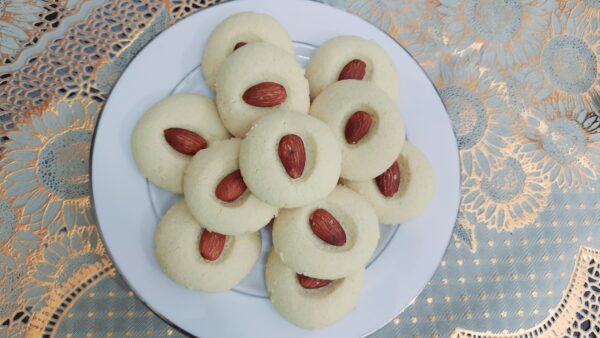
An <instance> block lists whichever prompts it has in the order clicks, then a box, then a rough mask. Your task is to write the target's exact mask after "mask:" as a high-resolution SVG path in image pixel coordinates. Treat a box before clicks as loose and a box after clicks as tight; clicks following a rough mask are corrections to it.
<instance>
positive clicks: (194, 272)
mask: <svg viewBox="0 0 600 338" xmlns="http://www.w3.org/2000/svg"><path fill="white" fill-rule="evenodd" d="M205 233H206V234H205ZM201 238H204V239H203V240H201ZM154 243H155V247H156V259H157V260H158V264H159V265H160V267H161V269H162V270H163V271H164V272H165V273H166V274H167V275H168V276H169V277H170V278H171V279H172V280H173V281H175V282H177V283H178V284H181V285H183V286H185V287H187V288H190V289H194V290H202V291H210V292H218V291H225V290H229V289H231V288H232V287H234V286H235V285H236V284H238V283H239V281H241V280H242V279H243V278H244V277H245V276H246V275H247V274H248V272H250V270H251V269H252V267H253V266H254V264H255V263H256V262H257V260H258V256H259V255H260V250H261V239H260V234H259V233H258V232H253V233H248V234H245V235H240V236H224V235H219V234H216V233H210V232H209V231H208V230H205V229H203V227H202V226H201V225H200V224H199V223H198V222H197V221H196V220H195V219H194V218H193V217H192V214H191V213H190V212H189V210H188V208H187V206H186V204H185V201H183V200H180V201H178V202H177V203H175V205H173V206H172V207H171V208H170V209H169V211H167V213H166V214H165V216H164V217H163V218H162V219H161V220H160V223H159V224H158V227H157V229H156V233H155V235H154ZM211 243H212V245H210V244H211ZM219 243H220V244H221V245H223V243H224V246H221V247H222V248H223V249H222V251H221V252H220V253H219V251H218V250H217V249H214V248H220V246H219V245H218V244H219ZM210 248H213V250H212V251H211V250H209V249H210Z"/></svg>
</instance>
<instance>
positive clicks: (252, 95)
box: [242, 82, 287, 107]
mask: <svg viewBox="0 0 600 338" xmlns="http://www.w3.org/2000/svg"><path fill="white" fill-rule="evenodd" d="M242 99H243V100H244V102H246V103H247V104H249V105H251V106H255V107H275V106H278V105H280V104H282V103H283V102H285V100H286V99H287V92H286V91H285V87H283V86H282V85H280V84H279V83H276V82H261V83H259V84H255V85H254V86H252V87H250V88H248V89H246V91H245V92H244V95H243V96H242Z"/></svg>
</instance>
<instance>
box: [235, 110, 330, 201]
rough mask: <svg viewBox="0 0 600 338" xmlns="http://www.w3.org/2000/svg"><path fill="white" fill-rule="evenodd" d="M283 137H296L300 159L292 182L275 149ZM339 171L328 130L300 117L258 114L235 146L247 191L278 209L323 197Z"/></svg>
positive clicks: (282, 144) (283, 141) (280, 147)
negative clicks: (301, 149)
mask: <svg viewBox="0 0 600 338" xmlns="http://www.w3.org/2000/svg"><path fill="white" fill-rule="evenodd" d="M289 138H295V139H296V140H298V139H300V140H301V141H300V142H299V143H300V145H303V146H304V153H305V155H306V156H305V164H304V165H303V166H301V168H300V170H298V171H296V174H297V175H296V176H297V178H292V176H290V174H289V173H288V171H287V170H286V168H285V167H284V164H283V162H282V160H281V158H280V156H279V151H280V150H286V149H288V148H287V146H286V145H285V144H284V143H287V142H285V140H287V139H289ZM288 150H289V149H288ZM297 153H299V152H297ZM297 153H296V154H297ZM294 156H295V155H294ZM302 169H303V171H302ZM340 169H341V152H340V148H339V146H338V144H337V142H336V140H335V137H334V136H333V133H332V132H331V129H329V127H327V125H326V124H325V123H323V122H321V121H320V120H318V119H317V118H314V117H312V116H308V115H304V114H297V113H291V112H273V113H270V114H268V115H266V116H264V117H263V118H261V119H260V120H258V121H257V122H256V124H255V125H254V126H253V128H252V129H251V130H250V132H249V133H248V136H247V137H246V138H245V139H244V140H243V141H242V145H241V147H240V170H241V171H242V176H243V177H244V181H245V182H246V184H247V185H248V189H250V191H252V193H253V194H254V195H256V197H258V198H259V199H260V200H262V201H264V202H265V203H268V204H270V205H274V206H277V207H281V208H295V207H300V206H303V205H307V204H309V203H311V202H314V201H317V200H320V199H322V198H325V197H326V196H327V195H328V194H329V193H330V192H331V191H332V190H333V189H334V188H335V186H336V184H337V182H338V179H339V177H340ZM298 176H299V177H298Z"/></svg>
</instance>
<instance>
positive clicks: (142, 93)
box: [92, 0, 460, 337]
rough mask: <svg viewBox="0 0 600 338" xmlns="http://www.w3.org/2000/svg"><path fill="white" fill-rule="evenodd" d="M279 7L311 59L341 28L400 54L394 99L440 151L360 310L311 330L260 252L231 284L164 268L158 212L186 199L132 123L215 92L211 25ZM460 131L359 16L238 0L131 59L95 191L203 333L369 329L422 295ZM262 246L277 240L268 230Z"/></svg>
mask: <svg viewBox="0 0 600 338" xmlns="http://www.w3.org/2000/svg"><path fill="white" fill-rule="evenodd" d="M248 10H253V11H258V12H263V13H267V14H270V15H272V16H274V17H275V18H277V19H278V20H279V21H280V22H281V23H282V24H283V25H284V26H285V27H286V28H287V30H288V31H289V33H290V35H291V36H292V38H293V39H294V41H295V42H294V45H295V47H296V52H297V58H298V60H299V61H300V62H301V63H302V64H304V63H305V62H306V60H307V59H308V58H309V57H310V55H311V54H312V52H313V51H314V49H315V46H318V45H320V44H322V43H323V42H324V41H326V40H328V39H330V38H332V37H334V36H338V35H358V36H362V37H365V38H369V39H374V40H375V41H377V42H378V43H379V44H380V45H382V46H383V48H385V49H386V51H387V52H388V53H389V54H390V55H391V56H392V58H393V59H394V61H395V63H396V67H397V69H398V71H399V73H400V78H401V95H400V99H399V100H398V106H399V108H400V111H401V113H402V115H403V118H404V122H405V124H406V130H407V137H408V139H409V140H410V142H412V143H413V144H415V145H416V146H417V147H418V148H419V149H421V150H422V151H423V152H424V153H425V154H426V155H427V157H428V158H429V159H430V161H431V162H432V165H433V168H434V171H435V175H436V182H437V185H436V193H435V196H434V198H433V201H432V203H431V205H430V206H429V208H428V209H427V210H426V212H425V213H424V214H423V215H422V216H421V217H419V218H418V219H416V220H414V221H411V222H409V223H407V224H403V225H401V226H399V227H388V226H381V229H382V236H381V240H380V243H379V247H378V249H377V252H376V254H375V255H374V259H372V260H371V262H370V264H369V266H368V268H367V273H366V281H365V288H364V290H363V293H362V295H361V297H360V299H359V301H358V304H357V306H356V309H355V310H354V311H352V312H351V313H350V314H349V315H348V316H346V318H344V319H343V320H341V321H339V322H337V323H336V324H334V325H332V326H329V327H326V328H323V329H320V330H316V331H308V330H303V329H300V328H297V327H295V326H294V325H292V324H290V323H289V322H287V321H286V320H284V319H283V318H282V317H280V316H279V315H278V314H277V312H276V311H275V310H274V308H273V307H272V306H271V304H270V302H269V300H268V299H267V298H266V297H265V294H266V292H265V288H264V284H263V283H264V282H263V268H264V265H263V263H264V257H263V258H262V260H261V262H259V264H257V266H256V267H255V268H254V270H253V271H252V272H251V273H250V275H249V276H248V277H247V278H246V279H244V280H243V281H242V282H241V283H240V285H238V286H237V287H236V288H235V289H234V290H232V291H228V292H223V293H217V294H210V293H203V292H197V291H191V290H188V289H185V288H184V287H181V286H179V285H177V284H175V283H174V282H172V281H171V280H170V279H169V278H168V277H167V276H166V275H165V274H163V273H162V272H161V270H160V268H159V266H158V264H157V262H156V259H155V257H154V242H153V235H154V229H155V227H156V224H157V223H158V219H159V217H160V215H162V214H163V213H164V211H165V210H167V209H168V207H169V206H170V205H171V204H172V203H173V201H174V200H176V199H177V198H179V197H178V196H175V195H173V194H170V193H167V192H165V191H162V190H160V189H158V188H156V187H154V186H153V185H152V184H149V183H147V181H146V180H145V179H144V178H142V176H141V175H140V174H139V172H138V170H137V168H136V166H135V163H134V161H133V158H132V155H131V151H130V138H131V132H132V130H133V128H134V126H135V123H136V122H137V120H138V119H139V118H140V116H141V115H142V114H143V113H144V112H145V111H146V110H147V109H148V108H149V107H150V106H152V105H153V104H154V103H155V102H157V101H158V100H160V99H162V98H164V97H166V96H168V95H170V94H172V93H174V92H195V93H201V94H206V95H209V94H210V91H209V90H208V88H207V87H206V86H205V85H204V82H203V79H202V75H201V72H200V71H199V68H198V66H199V61H200V57H201V55H202V51H203V46H204V43H205V42H206V39H207V37H208V35H209V34H210V32H211V31H212V29H213V28H214V27H215V26H216V25H217V24H218V23H219V22H221V20H223V19H224V18H226V17H228V16H230V15H232V14H234V13H237V12H241V11H248ZM459 184H460V177H459V160H458V152H457V147H456V140H455V139H454V134H453V132H452V128H451V125H450V121H449V120H448V117H447V115H446V111H445V109H444V106H443V104H442V102H441V99H440V97H439V96H438V94H437V91H436V90H435V88H434V87H433V85H432V84H431V82H430V81H429V79H428V78H427V76H426V75H425V73H424V72H423V71H422V69H421V68H420V67H419V65H418V64H417V63H416V62H415V61H414V60H413V59H412V58H411V57H410V55H409V54H408V53H407V52H406V51H405V50H404V49H403V48H402V47H401V46H400V45H398V44H397V43H396V42H395V41H394V40H393V39H391V38H390V37H388V36H387V35H386V34H385V33H383V32H381V31H380V30H378V29H377V28H375V27H374V26H372V25H370V24H369V23H367V22H365V21H363V20H362V19H360V18H358V17H356V16H353V15H351V14H348V13H345V12H343V11H340V10H337V9H334V8H331V7H328V6H326V5H322V4H319V3H316V2H312V1H298V0H290V1H280V0H245V1H244V0H242V1H233V2H227V3H225V4H221V5H218V6H214V7H211V8H209V9H206V10H203V11H201V12H199V13H197V14H194V15H192V16H190V17H189V18H187V19H185V20H182V21H181V22H179V23H177V24H176V25H174V26H173V27H171V28H169V29H167V30H166V31H164V32H163V33H161V34H160V35H159V36H158V37H156V38H155V39H154V40H153V41H152V42H151V43H150V44H149V45H148V46H146V47H145V48H144V49H143V50H142V51H141V52H140V53H139V54H138V55H137V56H136V57H135V59H134V60H133V61H132V62H131V64H130V65H129V67H128V68H127V69H126V70H125V72H124V73H123V75H122V76H121V78H120V79H119V81H118V82H117V84H116V85H115V87H114V89H113V91H112V93H111V95H110V97H109V98H108V100H107V102H106V105H105V107H104V110H103V112H102V115H101V118H100V119H99V122H98V125H97V128H96V135H95V138H94V143H93V153H92V188H93V193H92V195H93V201H94V206H95V210H96V215H97V219H98V224H99V225H100V230H101V233H102V236H103V238H104V242H105V244H106V247H107V248H108V251H109V253H110V255H111V257H112V259H113V262H114V263H115V265H116V266H117V268H118V270H119V272H120V273H121V274H122V276H123V277H124V279H125V280H126V281H127V282H128V283H129V286H130V287H131V288H132V290H133V291H134V292H135V293H136V294H137V295H138V296H139V297H140V298H141V299H142V301H144V302H145V303H146V304H147V305H148V306H149V307H150V308H152V309H153V310H154V311H155V312H156V313H158V314H159V315H161V316H162V317H163V318H165V319H166V320H168V321H169V322H171V323H172V324H173V325H175V326H177V327H179V328H181V329H182V330H184V331H186V332H188V333H190V334H193V335H197V336H202V337H257V336H260V337H281V336H286V337H305V336H311V337H332V336H336V337H337V336H343V337H350V336H363V335H366V334H369V333H371V332H373V331H375V330H376V329H378V328H380V327H382V326H383V325H385V324H386V323H387V322H389V321H390V320H391V319H392V318H394V317H395V316H396V315H397V314H398V313H400V312H401V311H402V310H403V309H404V308H405V307H406V306H407V305H409V304H410V303H411V301H412V300H413V299H414V298H415V297H417V295H418V294H419V293H420V292H421V290H422V289H423V288H424V287H425V285H426V284H427V282H428V280H429V279H430V278H431V276H432V275H433V273H434V271H435V269H436V268H437V266H438V263H439V262H440V260H441V258H442V256H443V254H444V252H445V249H446V247H447V245H448V241H449V239H450V235H451V233H452V228H453V226H454V221H455V218H456V213H457V210H458V203H459V199H460V191H459ZM263 235H264V236H263V246H264V252H263V254H265V253H266V251H267V250H268V247H269V246H270V240H269V237H268V234H266V232H265V231H263Z"/></svg>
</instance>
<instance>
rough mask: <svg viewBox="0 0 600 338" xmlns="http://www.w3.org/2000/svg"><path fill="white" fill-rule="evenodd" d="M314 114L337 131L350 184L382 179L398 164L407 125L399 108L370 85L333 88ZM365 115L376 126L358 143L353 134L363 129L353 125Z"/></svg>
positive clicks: (323, 94) (354, 83) (319, 101)
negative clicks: (381, 177)
mask: <svg viewBox="0 0 600 338" xmlns="http://www.w3.org/2000/svg"><path fill="white" fill-rule="evenodd" d="M310 114H311V115H312V116H315V117H317V118H319V119H320V120H322V121H323V122H325V123H326V124H327V125H328V126H329V127H330V128H331V129H332V130H333V133H334V134H335V136H336V138H337V140H338V142H339V144H340V146H341V148H342V173H341V176H342V177H343V178H346V179H349V180H354V181H363V180H368V179H371V178H373V177H375V176H377V175H379V174H380V173H381V172H383V171H384V170H385V169H387V168H388V167H389V166H390V165H391V164H392V163H393V162H394V160H395V159H396V157H398V154H400V150H401V149H402V145H403V144H404V139H405V130H404V122H403V121H402V117H401V116H400V113H399V112H398V109H397V108H396V104H395V103H394V102H393V101H392V100H391V99H390V98H389V97H388V96H387V95H386V94H385V92H383V91H382V90H381V89H379V88H378V87H377V86H375V85H373V84H372V83H370V82H365V81H358V80H346V81H339V82H336V83H334V84H332V85H331V86H329V87H327V89H325V90H324V91H323V92H321V94H320V95H319V96H318V97H317V98H316V99H315V100H314V101H313V104H312V106H311V108H310ZM361 114H362V116H366V117H369V118H370V120H371V121H372V122H371V125H370V128H369V129H368V132H367V133H366V134H365V135H364V136H363V137H362V138H360V139H358V140H356V138H355V136H356V133H354V134H353V133H352V131H353V130H354V131H356V130H359V128H353V126H354V127H356V126H358V124H356V123H353V121H355V120H361V119H360V116H359V115H361ZM362 125H364V123H363V124H362ZM353 135H354V136H353Z"/></svg>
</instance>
